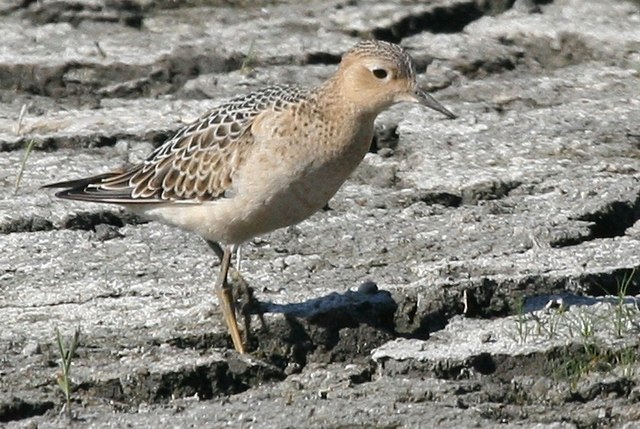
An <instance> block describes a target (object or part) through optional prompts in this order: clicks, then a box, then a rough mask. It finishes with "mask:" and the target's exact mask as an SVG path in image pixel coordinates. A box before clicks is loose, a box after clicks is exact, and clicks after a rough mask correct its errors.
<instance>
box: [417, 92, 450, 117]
mask: <svg viewBox="0 0 640 429" xmlns="http://www.w3.org/2000/svg"><path fill="white" fill-rule="evenodd" d="M415 94H416V97H417V98H418V100H419V101H420V104H422V105H423V106H427V107H430V108H431V109H433V110H436V111H438V112H440V113H442V114H443V115H445V116H447V117H448V118H450V119H455V118H457V116H456V115H454V114H453V113H452V112H451V111H450V110H449V109H447V108H446V107H444V106H443V105H442V104H440V102H439V101H438V100H436V99H435V98H433V97H432V96H431V95H429V94H428V93H427V92H426V91H425V90H424V89H422V88H418V89H416V92H415Z"/></svg>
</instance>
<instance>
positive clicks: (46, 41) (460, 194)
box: [0, 0, 640, 428]
mask: <svg viewBox="0 0 640 429" xmlns="http://www.w3.org/2000/svg"><path fill="white" fill-rule="evenodd" d="M0 15H2V18H1V19H0V34H2V38H1V39H2V41H1V42H0V426H6V427H9V428H23V427H24V428H27V427H28V428H35V427H38V428H52V427H66V426H68V425H70V424H72V425H74V426H76V427H163V426H170V427H212V428H213V427H233V428H239V427H256V428H261V427H273V428H285V427H290V428H326V427H329V428H346V427H379V428H395V427H425V426H427V427H434V428H436V427H437V428H440V427H455V428H466V427H494V426H496V425H498V424H500V425H501V426H500V427H504V428H525V427H527V428H528V427H536V428H604V427H626V428H633V427H639V425H640V365H639V363H638V362H639V360H640V348H639V345H640V329H639V328H640V311H639V309H638V301H637V300H636V297H637V296H638V293H639V288H640V221H639V219H640V98H639V95H640V3H639V2H637V1H625V0H589V1H584V0H556V1H552V0H546V1H535V0H529V1H526V0H522V1H521V0H518V1H516V2H515V3H514V2H513V1H509V0H503V1H500V0H476V1H474V0H442V1H433V2H412V1H406V0H396V1H365V0H355V1H345V0H339V1H328V2H327V1H319V0H311V1H304V2H294V1H291V2H269V1H261V2H259V4H255V3H253V2H249V1H246V2H241V1H238V2H234V1H213V0H212V1H210V2H209V1H206V0H202V1H192V2H174V1H166V0H158V1H154V0H126V1H125V0H122V1H121V0H76V1H72V0H61V1H48V0H40V1H37V2H36V1H4V2H1V3H0ZM370 37H375V38H381V39H386V40H391V41H395V42H398V43H401V44H402V45H403V46H405V47H406V48H407V49H408V50H409V51H410V52H411V54H412V55H413V56H414V57H415V58H416V60H417V61H418V63H419V67H420V70H421V71H423V72H424V70H425V68H426V66H427V65H429V68H428V71H426V72H424V73H422V74H421V75H420V76H419V80H420V82H421V83H422V84H423V85H424V86H425V87H427V88H429V89H431V90H433V91H434V95H435V96H436V97H437V98H438V99H439V100H440V101H441V102H442V103H443V104H444V105H446V106H447V107H449V108H450V109H451V110H452V111H454V112H456V113H457V114H458V115H459V119H457V120H448V119H446V118H444V117H442V116H439V115H438V114H436V113H435V112H432V111H429V110H425V109H423V108H421V107H419V106H415V105H400V106H395V107H394V108H393V109H392V110H391V111H389V112H386V113H385V114H384V115H383V116H381V117H380V119H379V122H378V130H377V131H378V132H377V136H376V139H375V141H374V142H373V144H372V148H371V153H370V154H368V155H367V157H366V158H365V160H364V162H363V163H362V165H361V167H360V168H359V169H358V170H357V172H356V173H355V174H354V176H353V177H352V178H351V179H350V180H349V181H348V182H347V183H346V184H345V186H344V187H343V188H342V189H341V190H340V192H339V193H338V194H337V195H336V197H335V198H334V199H333V200H332V201H331V202H330V204H329V207H328V209H327V210H325V211H323V212H322V213H318V214H316V215H314V216H313V217H312V218H311V219H309V220H308V221H305V222H304V223H302V224H300V225H297V226H295V227H291V228H288V229H285V230H280V231H277V232H275V233H273V234H270V235H268V236H264V237H260V238H258V239H256V240H254V241H253V242H251V243H248V244H247V245H246V246H245V247H244V252H243V261H242V267H241V268H242V273H243V275H244V276H245V278H246V279H247V281H248V282H249V284H250V285H252V286H253V288H254V293H255V297H256V298H257V299H258V300H259V301H260V302H262V303H263V305H262V308H261V310H260V309H259V308H257V309H256V308H254V309H253V310H254V311H257V310H260V311H265V314H264V322H265V324H266V327H267V329H265V328H263V327H262V326H261V323H259V322H258V321H259V318H258V317H257V316H255V315H254V316H253V318H252V320H253V324H252V332H253V333H254V335H253V338H252V344H251V346H252V350H254V352H252V354H251V355H250V356H239V355H237V354H236V353H234V352H232V351H231V349H230V342H229V338H228V336H227V334H226V331H225V329H224V326H223V324H222V320H221V317H220V310H219V308H218V306H217V300H216V299H215V297H214V295H213V293H212V287H213V281H214V276H215V274H216V272H217V261H215V257H214V256H213V254H212V253H211V252H210V251H209V250H208V248H207V247H206V245H205V243H204V242H203V241H202V240H201V239H199V238H198V237H196V236H193V235H190V234H187V233H183V232H180V231H178V230H176V229H172V228H169V227H165V226H162V225H159V224H155V223H145V222H144V220H142V219H138V218H136V217H134V216H132V215H130V214H127V213H125V212H123V211H121V210H119V209H118V208H117V207H105V206H98V205H87V204H85V205H82V204H79V203H78V204H76V203H72V202H68V201H60V200H57V199H55V198H54V197H53V195H52V192H50V191H48V190H41V189H40V186H41V185H44V184H46V183H48V182H52V181H56V180H62V179H68V178H74V177H81V176H85V175H88V174H97V173H100V172H103V171H105V170H107V169H112V168H117V167H119V166H122V165H125V164H127V163H129V162H136V161H139V160H141V159H143V157H144V156H145V155H146V154H147V153H148V152H149V151H151V150H152V148H153V147H154V146H157V145H158V144H160V143H162V141H163V140H164V139H166V138H167V137H169V136H170V135H171V134H172V133H173V132H175V130H177V129H178V128H179V127H180V126H181V125H183V124H185V123H186V122H187V121H190V120H192V119H194V118H195V117H197V116H198V115H199V114H201V113H203V112H204V111H206V110H207V109H208V107H210V106H211V105H212V104H213V103H215V101H216V100H219V99H221V98H224V97H228V96H230V95H233V94H237V93H243V92H246V91H249V90H251V89H254V88H258V87H261V86H263V85H266V84H270V83H276V82H289V83H303V84H308V85H314V84H316V83H318V82H320V81H322V80H323V79H325V78H326V77H327V76H329V75H330V74H331V73H332V72H333V71H334V70H335V65H336V63H337V62H338V61H339V58H340V55H341V54H342V53H343V52H344V51H345V50H347V49H348V48H349V47H351V46H352V45H354V44H355V43H356V42H357V41H358V40H360V39H361V38H370ZM21 166H24V169H23V171H22V173H20V171H21V170H22V168H21ZM20 176H21V179H20V182H19V184H16V182H17V180H18V177H20ZM236 283H237V282H236ZM56 328H57V329H59V331H60V334H61V339H62V341H63V343H65V344H66V346H67V347H68V346H69V343H70V341H71V338H72V337H73V333H74V331H75V330H76V329H79V330H80V335H79V343H78V345H77V350H76V352H75V353H74V354H73V356H71V366H70V374H69V377H68V381H69V382H70V386H71V388H70V391H69V393H70V397H69V405H70V412H71V420H69V417H67V415H66V413H65V412H64V411H68V410H69V408H68V407H69V405H67V404H66V402H67V401H66V400H65V395H64V393H63V391H64V389H63V386H64V375H63V371H62V370H61V366H60V365H61V362H62V358H61V355H60V352H59V350H58V344H57V340H56ZM59 382H62V384H59Z"/></svg>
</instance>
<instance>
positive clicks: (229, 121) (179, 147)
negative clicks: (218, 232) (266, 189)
mask: <svg viewBox="0 0 640 429" xmlns="http://www.w3.org/2000/svg"><path fill="white" fill-rule="evenodd" d="M307 96H308V91H307V90H305V89H301V88H296V87H289V86H272V87H268V88H265V89H263V90H260V91H256V92H253V93H250V94H248V95H246V96H240V97H236V98H232V99H230V100H228V101H227V102H224V103H222V104H220V105H219V106H217V107H215V108H213V109H212V110H211V111H209V112H208V113H207V114H205V115H204V116H202V117H201V118H199V119H198V120H196V121H195V122H194V123H192V124H190V125H188V126H185V127H184V128H182V129H181V130H179V131H178V132H177V133H176V135H175V136H173V137H172V138H171V139H169V140H167V141H166V142H165V143H163V144H162V145H161V146H160V147H158V148H157V149H156V150H155V151H154V152H153V153H151V155H149V157H148V158H147V159H146V160H145V161H144V162H142V163H140V164H138V165H135V166H133V167H132V168H130V169H127V170H125V171H120V172H112V173H106V174H101V175H98V176H93V177H88V178H84V179H79V180H72V181H66V182H59V183H52V184H50V185H46V186H45V187H47V188H67V189H65V190H63V191H60V192H58V193H56V196H58V197H60V198H67V199H72V200H81V201H92V202H102V203H115V204H136V203H144V204H150V203H166V202H170V201H176V202H177V201H179V202H201V201H208V200H214V199H216V198H219V197H220V196H222V195H223V194H224V193H225V191H227V190H228V189H229V188H230V187H231V185H232V183H233V178H234V174H235V172H236V171H237V170H238V168H239V167H240V166H241V165H242V163H243V161H244V159H245V158H246V154H247V153H248V151H249V150H250V149H251V147H252V146H254V145H255V143H256V142H255V139H254V138H253V135H252V134H251V125H252V124H253V121H254V119H255V118H256V117H257V116H258V115H260V114H261V113H263V112H266V111H278V110H283V109H285V108H286V107H287V106H290V105H291V104H293V103H297V102H299V101H301V100H302V99H304V98H305V97H307Z"/></svg>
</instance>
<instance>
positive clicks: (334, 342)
mask: <svg viewBox="0 0 640 429" xmlns="http://www.w3.org/2000/svg"><path fill="white" fill-rule="evenodd" d="M397 308H398V304H397V303H396V301H395V300H394V299H393V297H392V295H391V293H390V292H388V291H386V290H379V289H378V288H377V286H375V284H372V283H370V282H368V283H365V284H363V285H361V286H360V287H359V288H358V290H355V291H354V290H349V291H347V292H344V293H337V292H332V293H329V294H327V295H325V296H321V297H317V298H312V299H308V300H306V301H303V302H297V303H288V304H278V303H274V302H269V301H267V302H260V301H255V300H254V302H253V303H252V304H251V305H250V306H248V307H246V308H245V311H244V313H245V321H247V320H251V316H252V315H253V316H255V315H257V316H259V317H260V318H261V319H262V318H263V315H265V314H272V315H273V314H280V315H283V316H284V317H283V318H270V320H269V323H268V324H266V323H265V322H264V319H262V325H263V327H262V331H263V332H261V333H260V334H259V335H250V338H248V340H249V342H250V343H251V344H252V347H251V348H254V349H262V350H265V349H271V353H278V352H274V350H284V349H288V351H287V353H286V354H297V355H298V358H297V359H296V360H299V361H304V360H306V357H303V355H304V356H306V355H307V354H309V353H310V352H312V351H314V350H315V351H316V352H317V351H318V350H322V351H324V352H329V351H330V352H329V353H330V354H331V357H330V358H329V359H331V360H336V359H337V360H340V359H341V357H340V356H338V355H342V354H344V355H348V354H349V353H350V351H349V350H353V349H354V348H355V349H358V350H359V352H362V353H364V354H367V352H368V349H373V348H375V347H376V346H378V345H380V344H382V343H384V342H385V341H388V340H390V339H392V338H394V337H395V336H396V332H395V312H396V310H397ZM274 319H275V320H274ZM245 332H251V327H250V326H249V324H247V323H246V324H245ZM363 344H366V346H364V347H363ZM289 346H292V347H289Z"/></svg>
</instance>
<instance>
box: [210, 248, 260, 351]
mask: <svg viewBox="0 0 640 429" xmlns="http://www.w3.org/2000/svg"><path fill="white" fill-rule="evenodd" d="M205 241H206V242H207V244H208V245H209V247H210V248H211V250H213V251H214V253H215V254H216V255H218V258H220V261H221V262H222V259H223V257H224V250H223V249H222V246H220V244H219V243H216V242H215V241H209V240H205ZM238 247H239V246H238ZM236 250H237V251H239V248H238V249H236ZM238 253H239V252H238ZM228 277H230V280H231V284H232V285H233V286H234V289H235V292H234V293H232V295H233V297H234V298H237V299H238V301H239V302H240V308H239V310H240V314H241V315H242V321H243V324H244V343H245V344H249V342H250V341H249V335H251V315H252V314H257V315H258V317H259V318H260V322H261V325H262V329H264V330H266V329H267V325H266V323H265V320H264V317H263V316H262V313H263V312H262V308H261V305H260V302H259V301H258V300H257V299H256V298H255V297H254V295H253V289H252V288H251V287H250V286H249V284H248V283H247V282H246V280H245V279H244V278H243V277H242V275H241V274H240V272H239V269H237V268H234V267H233V264H230V265H229V276H228Z"/></svg>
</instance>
